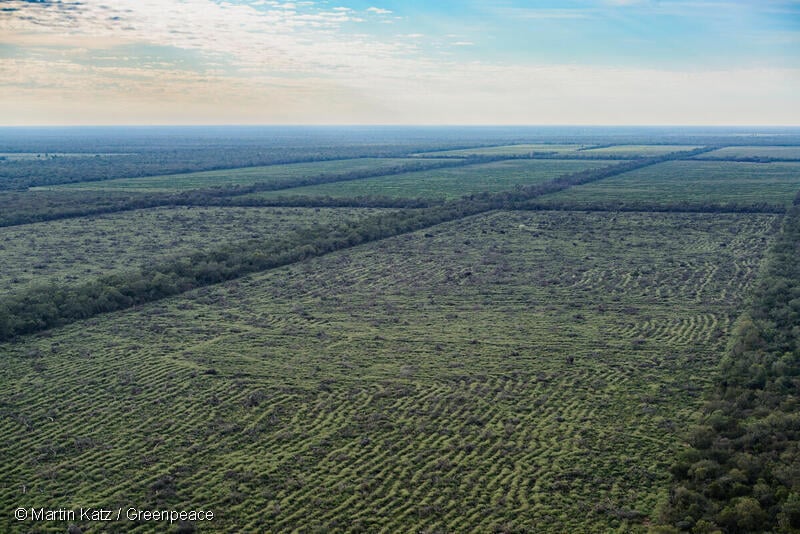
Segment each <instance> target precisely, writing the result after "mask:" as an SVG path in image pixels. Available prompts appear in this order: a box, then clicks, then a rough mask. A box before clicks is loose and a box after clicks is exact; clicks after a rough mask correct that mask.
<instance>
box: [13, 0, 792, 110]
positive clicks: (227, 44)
mask: <svg viewBox="0 0 800 534" xmlns="http://www.w3.org/2000/svg"><path fill="white" fill-rule="evenodd" d="M799 73H800V1H788V0H761V1H757V0H754V1H747V2H745V1H731V0H697V1H695V0H675V1H671V0H660V1H656V0H598V1H575V0H573V1H563V2H551V1H527V2H526V1H518V0H516V1H515V0H496V1H483V0H464V1H460V2H455V1H452V0H443V1H435V2H431V1H428V2H423V1H420V0H397V1H371V0H366V1H355V0H345V1H335V0H325V1H323V0H320V1H298V2H283V1H278V0H238V1H234V0H229V1H225V2H222V1H216V0H114V1H103V0H82V1H80V2H78V1H74V0H62V1H60V2H59V1H58V0H37V1H32V0H28V1H24V0H0V123H3V124H176V123H177V124H232V123H233V124H253V123H257V124H790V125H797V124H800V97H798V96H797V95H800V74H799Z"/></svg>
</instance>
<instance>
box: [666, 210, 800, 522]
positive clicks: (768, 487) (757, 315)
mask: <svg viewBox="0 0 800 534" xmlns="http://www.w3.org/2000/svg"><path fill="white" fill-rule="evenodd" d="M799 256H800V206H795V207H793V208H792V209H791V210H790V211H789V212H788V213H787V216H786V217H785V219H784V223H783V226H782V229H781V232H780V234H779V235H778V237H777V239H776V241H775V243H774V245H773V246H772V248H771V250H770V252H769V254H768V257H767V259H766V269H765V271H764V272H763V273H762V276H761V277H760V280H759V283H758V285H757V287H756V289H755V291H754V294H753V296H752V301H751V303H750V304H749V306H748V310H747V312H746V313H744V314H743V315H742V316H741V317H740V318H739V319H738V321H737V323H736V325H735V327H734V329H733V332H732V339H731V342H730V345H729V348H728V351H727V354H726V356H725V357H724V359H723V360H722V362H721V365H720V371H719V378H718V380H717V385H716V388H715V389H714V390H713V392H712V394H711V395H710V396H709V398H708V399H707V401H706V403H705V407H704V410H703V414H704V415H703V417H702V420H701V421H700V422H699V423H698V424H697V425H695V426H694V427H693V428H692V429H691V431H690V432H689V434H688V445H689V447H688V449H687V450H686V451H685V452H683V453H682V454H681V455H680V456H679V458H678V459H677V461H676V462H675V464H674V465H673V466H672V468H671V472H672V475H673V478H674V485H673V487H672V489H671V491H670V494H669V501H668V502H667V504H666V506H665V507H664V509H663V510H662V513H661V517H660V519H661V521H662V522H663V523H664V525H665V526H663V527H660V528H658V529H656V531H657V532H662V533H668V532H692V533H711V532H719V531H722V532H727V533H744V532H787V533H789V532H800V261H798V257H799Z"/></svg>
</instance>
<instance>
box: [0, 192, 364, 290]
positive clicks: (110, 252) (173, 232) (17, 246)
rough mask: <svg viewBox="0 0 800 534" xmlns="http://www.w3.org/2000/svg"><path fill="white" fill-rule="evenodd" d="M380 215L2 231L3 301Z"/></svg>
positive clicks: (241, 212) (204, 213)
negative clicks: (42, 286) (39, 287)
mask: <svg viewBox="0 0 800 534" xmlns="http://www.w3.org/2000/svg"><path fill="white" fill-rule="evenodd" d="M377 212H378V210H373V209H314V208H208V207H192V208H185V207H181V208H154V209H144V210H135V211H126V212H121V213H113V214H108V215H100V216H94V217H81V218H76V219H65V220H57V221H49V222H42V223H35V224H27V225H22V226H11V227H6V228H0V266H1V267H2V268H0V295H3V294H9V293H13V292H15V291H18V290H21V289H24V288H25V287H27V286H29V285H31V284H33V283H51V282H52V283H63V284H72V283H76V282H79V281H85V280H86V279H87V278H92V277H95V276H98V275H100V274H108V273H110V272H113V271H119V270H125V269H128V268H132V267H135V266H139V265H143V264H147V263H150V262H153V261H157V260H159V259H163V258H166V257H171V256H174V255H178V254H186V253H190V252H192V251H198V250H208V249H212V248H214V247H215V246H219V245H221V244H224V243H230V242H235V241H241V240H248V239H264V238H265V237H269V236H270V235H276V236H277V235H281V234H282V233H286V232H291V231H294V230H297V229H299V228H303V227H308V226H311V225H314V224H327V223H333V222H341V221H344V220H351V219H357V218H360V217H366V216H368V215H371V214H374V213H377Z"/></svg>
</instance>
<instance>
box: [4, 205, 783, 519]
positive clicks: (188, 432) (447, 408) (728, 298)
mask: <svg viewBox="0 0 800 534" xmlns="http://www.w3.org/2000/svg"><path fill="white" fill-rule="evenodd" d="M777 223H778V218H777V217H776V216H769V215H747V216H744V215H730V214H714V215H689V214H644V213H642V214H638V213H629V214H617V215H613V214H608V213H599V214H575V213H566V212H556V213H554V212H513V213H506V212H499V213H492V214H487V215H483V216H478V217H472V218H468V219H464V220H460V221H457V222H454V223H450V224H445V225H440V226H438V227H434V228H430V229H428V230H426V231H423V232H417V233H414V234H409V235H405V236H400V237H397V238H392V239H388V240H384V241H381V242H376V243H372V244H370V245H366V246H363V247H358V248H356V249H352V250H349V251H343V252H339V253H335V254H331V255H328V256H325V257H322V258H317V259H314V260H311V261H307V262H303V263H300V264H296V265H293V266H290V267H287V268H281V269H276V270H274V271H271V272H268V273H264V274H261V275H257V276H252V277H247V278H245V279H242V280H239V281H237V282H232V283H227V284H224V285H219V286H215V287H211V288H205V289H203V290H199V291H196V292H193V293H191V294H188V295H186V296H184V297H182V298H175V299H169V300H166V301H162V302H160V303H155V304H152V305H147V306H144V307H142V308H141V309H139V310H136V311H128V312H125V313H115V314H109V315H105V316H102V317H98V318H95V319H92V320H90V321H86V322H83V323H80V324H75V325H72V326H68V327H65V328H62V329H58V330H55V331H52V332H51V333H48V334H46V335H42V336H37V337H31V338H27V339H25V340H22V341H20V342H19V343H16V344H4V345H0V352H2V353H3V354H4V355H5V356H4V358H5V359H4V365H3V366H2V367H0V383H3V384H4V388H3V389H2V391H0V408H1V409H2V413H3V415H4V417H2V418H0V446H2V450H3V451H4V455H3V457H2V462H3V465H2V469H3V473H4V476H3V479H2V481H0V501H2V503H3V508H4V509H9V510H12V509H14V508H15V507H16V506H21V505H25V506H30V505H31V504H30V503H31V496H32V495H35V496H36V499H37V500H36V502H37V503H42V504H41V505H44V504H45V503H49V502H58V503H59V504H60V505H61V506H63V507H65V508H68V507H77V506H84V507H85V506H107V507H115V508H116V507H117V506H130V505H131V504H132V503H135V505H136V506H139V507H140V508H152V509H155V508H164V507H168V508H177V509H181V508H186V509H188V508H199V507H202V508H205V509H212V510H214V511H215V516H216V517H215V521H214V523H213V524H212V525H205V526H203V525H199V530H200V531H208V532H212V531H213V532H216V531H250V532H257V531H274V532H277V531H291V530H293V529H301V530H304V531H310V532H312V531H358V530H362V531H370V532H374V531H386V532H398V531H448V532H466V531H479V532H492V531H494V530H505V531H515V532H519V531H535V532H564V531H573V532H608V531H610V530H612V529H621V530H623V531H636V530H642V531H644V530H645V528H646V527H644V526H643V525H641V523H642V522H644V521H645V519H646V518H647V517H648V516H649V515H650V514H651V513H652V510H653V507H654V505H655V503H656V501H657V500H658V499H659V498H660V497H662V496H663V495H664V493H663V492H664V491H665V490H664V487H665V485H666V483H667V479H668V473H667V467H668V465H669V464H670V462H671V460H672V458H673V457H674V454H675V452H676V448H679V447H680V445H679V444H680V443H682V438H681V436H682V434H681V432H682V430H683V429H684V428H685V426H684V425H685V424H686V422H687V421H688V420H692V419H693V417H694V411H695V409H696V408H697V407H698V406H699V405H700V392H701V391H702V389H703V388H704V387H706V386H707V385H708V384H709V381H710V380H711V379H712V378H713V372H712V370H713V369H714V367H715V365H716V363H717V358H718V357H719V354H720V353H721V351H722V348H723V347H724V346H725V342H726V336H725V334H726V332H727V331H728V328H729V326H730V324H731V319H732V317H734V316H735V314H736V313H737V309H738V306H739V305H740V303H741V300H742V298H743V295H745V294H746V293H747V290H748V288H749V287H750V285H751V283H752V281H753V279H754V277H755V274H756V272H757V270H758V266H759V261H760V257H761V255H762V252H763V251H764V249H765V247H766V242H767V240H768V239H769V237H770V236H771V235H772V233H773V232H774V230H775V228H776V225H777ZM568 357H572V358H574V360H573V361H572V362H570V361H569V360H568V359H567V358H568ZM0 521H2V522H5V523H4V524H6V525H7V526H8V530H11V529H14V528H20V526H19V524H17V523H12V522H11V519H10V518H9V517H8V516H4V517H3V518H2V519H0ZM0 524H3V523H0ZM37 526H39V525H37ZM41 526H42V527H44V526H45V525H41ZM59 526H61V525H59ZM23 527H24V525H23ZM108 528H109V530H111V531H120V532H122V531H125V532H128V531H134V532H150V531H152V523H150V524H142V525H130V524H118V523H111V524H109V525H108Z"/></svg>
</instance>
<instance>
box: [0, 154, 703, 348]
mask: <svg viewBox="0 0 800 534" xmlns="http://www.w3.org/2000/svg"><path fill="white" fill-rule="evenodd" d="M702 151H703V149H697V150H695V151H692V152H695V153H702ZM684 154H685V153H681V154H670V155H665V156H660V157H656V158H648V159H645V160H635V161H629V162H627V163H622V164H619V165H616V166H613V167H605V168H601V169H589V170H585V171H580V172H577V173H573V174H569V175H565V176H561V177H559V178H556V179H554V180H551V181H550V182H545V183H543V184H536V185H531V186H526V187H520V188H517V189H515V190H513V191H506V192H502V193H481V194H476V195H470V196H468V197H465V198H462V199H460V200H456V201H451V202H447V203H445V204H443V205H441V206H436V207H431V208H423V209H414V210H401V211H398V212H394V213H390V214H383V215H377V216H373V217H367V218H364V219H362V220H359V221H353V222H348V223H343V224H338V225H329V226H323V227H318V228H313V229H305V230H301V231H298V232H295V233H294V234H292V235H288V236H282V237H280V238H278V239H274V240H270V241H263V240H253V241H248V242H243V243H234V244H230V245H227V246H224V247H221V248H218V249H216V250H212V251H209V252H203V253H195V254H191V255H189V256H184V257H180V258H175V259H172V260H168V261H164V262H161V263H159V264H156V265H151V266H148V267H143V268H140V269H138V270H136V271H132V272H128V273H124V274H115V275H108V276H103V277H100V278H98V279H96V280H93V281H90V282H88V283H84V284H79V285H76V286H71V287H58V286H55V285H44V286H34V287H31V288H30V289H28V290H26V291H25V292H22V293H20V294H18V295H15V296H13V297H11V298H9V299H6V300H5V301H4V302H3V303H0V340H6V339H11V338H13V337H15V336H18V335H24V334H30V333H34V332H38V331H41V330H46V329H48V328H52V327H54V326H60V325H64V324H68V323H71V322H74V321H77V320H81V319H86V318H89V317H92V316H94V315H97V314H100V313H106V312H110V311H117V310H122V309H126V308H130V307H132V306H135V305H138V304H143V303H145V302H151V301H155V300H159V299H162V298H165V297H168V296H173V295H177V294H180V293H184V292H186V291H189V290H191V289H195V288H197V287H202V286H207V285H212V284H216V283H220V282H225V281H228V280H233V279H236V278H239V277H241V276H244V275H247V274H251V273H255V272H261V271H266V270H269V269H273V268H276V267H282V266H285V265H289V264H292V263H296V262H298V261H302V260H305V259H308V258H311V257H316V256H322V255H324V254H328V253H330V252H334V251H337V250H343V249H347V248H351V247H353V246H356V245H361V244H365V243H369V242H371V241H378V240H381V239H386V238H389V237H394V236H397V235H401V234H404V233H409V232H413V231H417V230H422V229H424V228H428V227H431V226H435V225H437V224H441V223H445V222H450V221H453V220H458V219H462V218H464V217H467V216H470V215H477V214H479V213H483V212H487V211H492V210H496V209H509V208H512V209H513V207H514V206H518V205H520V204H521V203H524V202H526V201H528V200H531V199H534V198H536V197H539V196H542V195H545V194H549V193H554V192H556V191H561V190H564V189H567V188H569V187H572V186H574V185H581V184H586V183H590V182H593V181H597V180H602V179H604V178H607V177H610V176H615V175H617V174H620V173H623V172H627V171H631V170H634V169H638V168H642V167H646V166H649V165H655V164H656V163H661V162H662V161H667V160H668V159H673V158H675V157H680V156H681V155H684Z"/></svg>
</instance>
